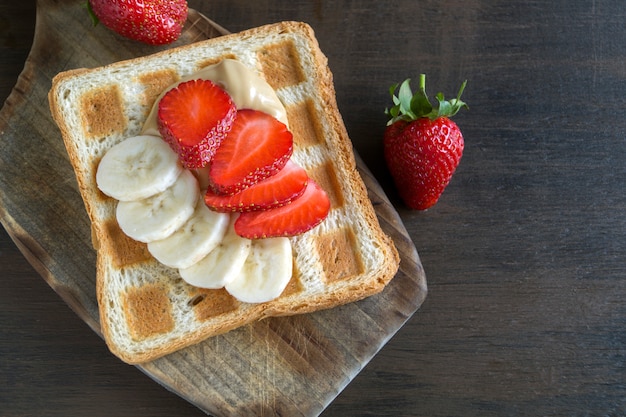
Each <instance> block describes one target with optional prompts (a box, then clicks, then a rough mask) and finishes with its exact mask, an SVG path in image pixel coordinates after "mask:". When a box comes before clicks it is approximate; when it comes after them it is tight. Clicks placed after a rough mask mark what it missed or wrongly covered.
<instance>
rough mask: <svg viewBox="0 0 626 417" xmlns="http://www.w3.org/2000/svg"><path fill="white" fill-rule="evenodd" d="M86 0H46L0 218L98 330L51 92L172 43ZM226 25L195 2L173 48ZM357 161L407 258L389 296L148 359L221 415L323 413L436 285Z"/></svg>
mask: <svg viewBox="0 0 626 417" xmlns="http://www.w3.org/2000/svg"><path fill="white" fill-rule="evenodd" d="M82 3H83V2H82V1H81V0H39V1H38V5H37V23H36V28H35V36H34V42H33V46H32V49H31V52H30V54H29V57H28V59H27V61H26V63H25V67H24V70H23V72H22V74H21V75H20V77H19V79H18V82H17V84H16V86H15V88H14V89H13V91H12V93H11V95H10V96H9V98H8V99H7V101H6V102H5V104H4V106H3V108H2V110H1V112H0V221H1V222H2V224H3V226H4V227H5V229H6V230H7V232H8V233H9V234H10V236H11V237H12V239H13V240H14V242H15V243H16V245H17V246H18V247H19V248H20V250H21V251H22V253H23V254H24V256H25V257H26V258H27V259H28V261H29V262H30V263H31V264H32V265H33V266H34V267H35V269H36V270H37V271H38V272H39V273H40V274H41V275H42V277H43V278H44V279H45V280H46V282H48V284H49V285H50V286H51V287H52V288H53V289H54V290H55V291H56V292H57V293H58V294H59V295H60V296H61V297H62V298H63V300H64V301H65V302H67V304H68V305H69V306H70V307H71V308H72V309H73V310H74V311H75V312H76V314H78V315H79V316H80V317H81V318H82V319H83V320H84V321H85V322H86V323H87V324H88V325H89V326H90V327H91V328H92V329H93V330H94V331H95V332H96V333H98V334H100V325H99V318H98V307H97V301H96V292H95V279H96V278H95V277H96V273H95V262H96V255H95V252H94V250H93V247H92V245H91V236H90V224H89V220H88V218H87V214H86V212H85V209H84V206H83V202H82V199H81V197H80V194H79V192H78V188H77V185H76V180H75V177H74V172H73V171H72V167H71V165H70V163H69V160H68V157H67V154H66V151H65V147H64V145H63V142H62V139H61V136H60V133H59V131H58V129H57V127H56V125H55V124H54V122H53V121H52V118H51V115H50V111H49V107H48V101H47V94H48V90H49V88H50V85H51V79H52V77H54V75H56V74H57V73H59V72H61V71H65V70H69V69H73V68H80V67H96V66H100V65H104V64H108V63H112V62H115V61H119V60H123V59H129V58H134V57H137V56H141V55H147V54H151V53H154V52H157V51H159V50H162V49H166V48H168V47H151V46H147V45H142V44H138V43H136V42H133V41H130V40H125V39H122V38H120V37H118V36H117V35H115V34H113V33H111V32H110V31H108V30H106V29H105V28H104V27H97V28H93V27H92V26H91V24H90V22H89V19H86V18H85V10H84V9H83V8H82ZM225 33H227V31H226V30H225V29H223V28H221V27H220V26H219V25H217V24H216V23H214V22H212V21H211V20H209V19H207V18H206V17H205V16H203V15H201V14H200V13H198V12H196V11H194V10H190V13H189V18H188V21H187V24H186V26H185V29H184V32H183V35H182V36H181V38H180V39H179V40H178V41H177V42H176V43H175V44H174V45H173V46H178V45H183V44H188V43H191V42H195V41H199V40H204V39H207V38H211V37H216V36H220V35H221V34H225ZM170 47H171V46H170ZM357 161H358V167H359V172H360V173H361V175H362V177H363V179H364V181H365V184H366V185H367V187H368V190H369V197H370V199H371V200H372V202H373V204H374V207H375V209H376V212H377V214H378V218H379V220H380V223H381V226H382V227H383V229H384V230H385V232H386V233H387V234H389V235H390V236H392V238H393V239H394V241H395V244H396V246H397V248H398V250H399V252H400V255H401V259H402V261H401V264H400V271H399V272H398V274H397V276H396V277H395V278H394V279H393V280H392V282H391V283H390V284H389V285H388V287H387V288H386V289H385V290H384V291H383V292H382V293H380V294H378V295H376V296H374V297H371V298H369V299H366V300H363V301H361V302H358V303H352V304H349V305H345V306H342V307H338V308H335V309H331V310H327V311H321V312H318V313H314V314H307V315H301V316H294V317H282V318H272V319H267V320H264V321H262V322H259V323H256V324H253V325H248V326H245V327H243V328H240V329H238V330H235V331H233V332H230V333H229V334H227V335H223V336H218V337H214V338H211V339H208V340H206V341H205V342H202V343H200V344H198V345H196V346H192V347H190V348H187V349H184V350H182V351H179V352H177V353H174V354H171V355H168V356H166V357H164V358H161V359H159V360H156V361H154V362H150V363H147V364H144V365H142V366H139V368H140V369H141V370H142V371H143V372H145V373H146V374H147V375H149V376H150V377H151V378H153V379H154V380H155V381H157V382H158V383H160V384H162V385H163V386H165V387H166V388H167V389H169V390H171V391H172V392H175V393H176V394H178V395H180V396H181V397H183V398H185V399H186V400H188V401H189V402H191V403H192V404H194V405H196V406H197V407H199V408H200V409H201V410H203V411H204V412H206V413H208V414H211V415H215V416H235V415H241V416H248V415H250V416H256V415H272V414H275V415H284V416H298V415H302V416H314V415H319V414H320V413H321V412H322V411H323V410H324V409H325V408H326V406H328V404H330V402H331V401H332V400H333V399H334V398H335V397H336V396H337V395H338V394H339V393H340V392H341V390H342V389H343V388H344V387H345V386H346V385H347V384H348V383H349V382H350V381H351V380H352V379H353V378H354V377H355V376H356V375H357V374H358V372H359V371H360V370H361V369H362V368H363V367H364V366H365V365H366V364H367V363H368V362H369V361H370V359H371V358H372V357H373V356H374V355H375V354H376V352H378V351H379V350H380V349H381V348H382V347H383V345H384V344H385V343H386V341H387V340H389V339H390V338H391V337H392V336H393V335H394V334H395V333H396V332H397V331H398V329H399V328H400V327H401V326H402V325H403V324H404V323H405V322H406V320H408V319H409V317H411V315H412V314H413V313H414V312H415V311H416V310H417V309H418V308H419V307H420V305H421V304H422V302H423V300H424V298H425V297H426V292H427V290H426V278H425V274H424V271H423V268H422V265H421V263H420V260H419V256H418V253H417V251H416V249H415V246H414V245H413V243H412V241H411V239H410V237H409V236H408V233H407V231H406V229H405V228H404V226H403V224H402V221H401V219H400V217H399V216H398V213H397V212H396V211H395V210H394V208H393V206H392V205H391V203H390V202H389V200H388V199H387V197H386V196H385V194H384V192H383V190H382V189H381V188H380V186H379V185H378V183H377V182H376V179H375V178H374V177H373V176H372V174H371V173H370V172H369V170H368V169H367V168H366V167H365V165H364V164H363V162H362V160H360V158H358V156H357ZM25 302H28V300H25ZM103 343H104V342H103ZM120 364H121V362H120Z"/></svg>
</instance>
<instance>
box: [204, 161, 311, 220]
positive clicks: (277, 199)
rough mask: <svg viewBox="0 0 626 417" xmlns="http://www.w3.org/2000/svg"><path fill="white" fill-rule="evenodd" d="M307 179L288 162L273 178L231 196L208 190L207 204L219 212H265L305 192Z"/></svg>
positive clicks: (301, 171) (304, 173) (298, 167)
mask: <svg viewBox="0 0 626 417" xmlns="http://www.w3.org/2000/svg"><path fill="white" fill-rule="evenodd" d="M308 180H309V176H308V174H307V173H306V171H305V170H304V168H302V167H300V166H298V165H297V164H296V163H295V162H292V161H288V162H287V163H286V164H285V166H284V167H283V169H281V170H280V171H279V172H278V173H277V174H276V175H272V176H271V177H269V178H266V179H264V180H263V181H259V182H258V183H256V184H254V185H251V186H250V187H248V188H245V189H244V190H242V191H240V192H238V193H236V194H233V195H228V194H217V193H215V192H214V191H213V190H212V189H211V188H210V187H209V189H208V190H207V192H206V195H205V196H204V202H205V203H206V205H207V206H208V207H209V208H210V209H211V210H214V211H219V212H246V211H257V210H268V209H271V208H275V207H280V206H282V205H285V204H288V203H289V202H291V201H293V200H295V199H296V198H298V197H300V196H301V195H302V193H304V189H305V188H306V185H307V182H308Z"/></svg>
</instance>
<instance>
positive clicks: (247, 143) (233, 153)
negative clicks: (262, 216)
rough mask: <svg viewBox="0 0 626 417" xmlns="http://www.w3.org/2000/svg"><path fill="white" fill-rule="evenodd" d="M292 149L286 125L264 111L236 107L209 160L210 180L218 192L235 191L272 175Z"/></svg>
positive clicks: (282, 164) (289, 155)
mask: <svg viewBox="0 0 626 417" xmlns="http://www.w3.org/2000/svg"><path fill="white" fill-rule="evenodd" d="M292 151H293V135H292V134H291V132H290V131H289V130H288V129H287V126H285V125H284V124H283V123H281V122H280V121H278V120H277V119H275V118H274V117H272V116H270V115H269V114H267V113H263V112H260V111H257V110H249V109H244V110H239V111H238V112H237V118H236V119H235V122H234V123H233V126H232V129H231V131H230V132H229V133H228V135H227V136H226V138H224V140H223V141H222V144H221V145H220V147H219V148H218V149H217V151H216V152H215V156H214V157H213V160H212V161H211V166H210V169H209V184H210V186H211V187H212V188H213V191H215V192H216V193H218V194H235V193H237V192H239V191H241V190H243V189H244V188H247V187H249V186H251V185H253V184H256V183H257V182H259V181H262V180H263V179H265V178H268V177H271V176H272V175H275V174H276V173H277V172H278V171H280V170H281V169H282V168H283V167H284V166H285V164H286V163H287V161H288V160H289V158H290V157H291V153H292Z"/></svg>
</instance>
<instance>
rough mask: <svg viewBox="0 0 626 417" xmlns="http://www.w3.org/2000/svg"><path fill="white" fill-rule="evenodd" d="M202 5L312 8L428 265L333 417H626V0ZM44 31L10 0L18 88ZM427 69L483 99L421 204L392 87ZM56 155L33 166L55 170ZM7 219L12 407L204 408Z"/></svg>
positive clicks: (12, 76)
mask: <svg viewBox="0 0 626 417" xmlns="http://www.w3.org/2000/svg"><path fill="white" fill-rule="evenodd" d="M55 3H56V4H60V3H58V2H55ZM190 5H191V6H192V7H194V8H195V9H196V10H198V11H201V12H202V13H203V14H204V15H206V16H209V17H210V18H211V19H212V20H214V21H216V22H219V23H220V24H221V25H222V26H224V27H226V28H228V29H229V30H231V31H238V30H242V29H246V28H249V27H252V26H257V25H259V24H263V23H270V22H274V21H279V20H287V19H293V20H303V21H307V22H308V23H310V24H311V26H312V27H313V28H314V29H315V30H316V33H317V36H318V39H319V41H320V45H321V47H322V49H323V50H324V52H325V53H326V54H327V55H328V58H329V63H330V67H331V69H332V70H333V73H334V76H335V85H336V87H337V96H338V103H339V108H340V110H341V111H342V115H343V117H344V120H345V122H346V126H347V128H348V131H349V133H350V136H351V138H352V140H353V142H354V145H355V147H356V149H357V151H358V152H359V154H360V155H361V157H362V158H363V160H364V161H365V165H367V166H368V167H369V169H370V170H371V172H372V173H373V175H374V176H375V178H376V179H377V181H378V182H379V183H380V184H381V186H382V188H383V190H384V191H385V193H386V194H387V196H389V198H390V199H391V201H392V202H393V204H394V206H395V208H396V210H397V211H398V213H399V214H400V217H401V219H402V221H403V223H404V225H405V226H406V229H407V231H408V234H409V236H410V237H411V240H412V241H413V242H414V244H415V246H416V248H417V250H418V252H419V258H420V260H421V262H422V264H423V265H424V269H425V271H426V274H427V276H428V286H429V293H428V297H427V299H426V301H425V302H424V304H423V305H422V307H421V308H420V310H419V311H418V312H417V314H414V315H413V316H412V317H411V318H410V319H409V320H408V322H407V323H406V324H405V325H404V326H403V327H402V328H401V329H400V330H399V331H398V332H397V333H396V334H395V335H394V336H393V337H392V338H391V339H390V340H389V341H388V342H387V344H386V345H385V346H384V347H383V348H382V349H381V351H380V352H378V354H377V355H376V356H375V357H374V358H373V359H372V360H371V361H370V362H369V363H368V364H367V365H366V366H365V368H364V369H362V370H361V371H360V372H359V374H358V375H357V376H356V377H355V378H354V379H353V380H352V382H350V383H349V384H348V385H347V387H345V389H344V390H343V391H342V392H341V393H339V394H338V396H337V397H336V398H335V400H334V401H333V402H332V403H331V404H330V405H329V406H328V407H327V408H326V409H325V410H324V411H323V412H322V415H323V416H429V417H443V416H463V417H475V416H476V417H478V416H480V417H491V416H498V417H499V416H607V417H620V416H624V415H626V307H625V303H624V299H625V298H626V267H625V262H624V261H625V256H624V253H626V210H625V209H626V191H625V188H624V179H625V178H626V163H625V162H624V161H626V140H625V137H626V95H625V93H626V26H625V25H624V17H625V16H624V10H625V9H624V4H623V2H622V1H621V0H595V1H591V0H572V1H553V2H532V1H527V0H509V1H504V0H493V1H486V0H466V1H460V0H450V1H432V0H419V1H414V0H396V1H393V2H380V1H373V0H372V1H370V0H358V1H357V0H338V1H334V2H324V1H305V0H289V1H286V0H272V1H269V0H259V1H255V2H250V1H244V0H229V1H221V0H211V1H205V0H197V1H193V0H192V1H190ZM34 31H35V7H34V2H10V3H9V2H4V3H3V4H0V56H1V57H2V59H0V83H1V84H0V94H1V95H0V99H2V100H4V99H6V98H7V97H8V96H9V93H10V92H11V91H12V89H13V87H14V86H16V82H17V81H18V76H19V75H20V73H22V70H23V68H24V63H25V60H26V59H27V56H28V53H29V51H30V49H31V43H32V40H33V36H34ZM88 33H89V32H85V36H89V35H88ZM55 54H57V55H59V53H58V52H56V51H54V50H51V51H50V55H51V58H54V56H55ZM59 56H60V58H59V59H71V57H68V56H62V55H59ZM419 72H425V73H426V74H427V75H428V78H427V89H428V91H429V93H431V94H434V93H436V92H437V91H440V90H441V91H443V92H445V93H446V95H447V96H449V95H452V94H454V92H456V89H457V88H458V85H459V84H460V82H461V81H462V80H463V79H465V78H467V79H468V80H469V81H468V87H467V89H466V91H465V93H464V97H465V99H466V100H467V101H468V102H469V104H470V109H469V111H463V112H461V113H459V114H458V115H457V116H456V121H457V123H458V124H459V125H460V126H461V128H462V129H463V132H464V135H465V139H466V148H465V154H464V156H463V160H462V161H461V165H460V167H459V169H458V171H457V173H456V175H455V177H454V178H453V180H452V182H451V184H450V186H449V187H448V189H447V190H446V192H445V193H444V196H443V197H442V199H441V200H440V202H439V203H438V204H437V206H435V207H433V208H432V209H430V210H428V211H426V212H411V211H409V210H407V209H405V208H404V206H403V205H402V204H401V203H400V202H399V200H398V199H397V197H396V194H395V190H394V188H393V185H392V183H391V181H390V178H389V176H388V174H387V171H386V168H385V166H384V163H383V162H382V160H381V154H380V150H381V147H380V146H381V144H380V140H381V137H382V131H383V129H384V124H385V117H384V115H383V114H382V110H383V109H384V107H385V106H387V105H388V103H389V102H388V95H387V94H388V93H387V88H388V86H389V85H390V84H392V83H395V82H399V81H401V80H402V79H404V78H405V77H407V76H411V77H416V76H417V74H418V73H419ZM25 76H26V77H27V76H28V74H26V75H25ZM17 88H18V89H19V85H18V86H17ZM37 105H38V103H35V106H34V107H36V106H37ZM34 115H35V114H33V116H34ZM39 151H40V150H39ZM0 155H1V153H0ZM53 157H54V155H53V156H44V158H43V161H44V162H45V163H42V164H40V165H38V166H34V165H33V166H32V168H33V169H39V170H41V173H40V174H39V176H40V178H41V180H42V181H45V180H46V178H48V176H47V174H48V171H47V170H48V169H49V168H48V165H47V164H49V161H50V160H51V159H52V158H53ZM0 167H1V168H2V170H5V169H8V168H7V167H6V160H5V159H0ZM3 192H4V190H3ZM36 193H37V191H30V194H31V196H32V195H35V194H36ZM33 198H34V197H33ZM63 209H64V208H63V207H62V206H60V207H57V208H56V210H57V212H58V213H62V212H63ZM21 210H25V211H28V210H35V208H34V207H23V208H21ZM67 221H68V222H70V221H72V220H69V219H68V220H67ZM79 221H82V220H79ZM0 232H1V233H0V323H1V324H2V328H1V332H2V333H1V337H0V358H1V359H0V386H2V389H0V414H1V415H6V416H39V415H46V416H85V415H89V416H138V417H142V416H151V417H154V416H200V415H204V412H203V411H202V410H201V409H199V408H198V407H196V406H194V405H192V404H191V403H189V402H188V401H185V400H184V399H182V398H181V397H179V396H178V395H176V394H173V393H169V392H167V389H164V388H162V387H161V386H159V385H158V384H156V383H154V382H153V381H152V380H151V379H150V378H148V377H146V376H145V375H143V374H142V372H140V371H138V370H137V369H136V368H134V367H129V366H127V365H123V364H121V363H120V362H119V361H118V360H116V359H115V358H114V357H112V356H111V355H110V354H109V353H108V351H107V350H106V347H104V346H103V344H102V341H101V339H100V338H99V337H98V336H97V335H96V333H95V332H93V331H92V330H91V329H90V327H89V326H88V325H86V324H85V322H83V321H82V320H81V319H80V318H79V317H78V316H77V315H76V314H74V313H73V312H72V311H71V310H70V309H69V308H68V306H67V304H66V303H65V302H64V301H63V300H61V298H60V297H58V295H57V294H56V293H55V292H54V291H52V290H51V289H50V287H49V286H48V285H47V284H46V282H45V281H44V280H43V279H41V276H40V275H39V274H38V273H37V271H36V270H35V268H33V266H31V264H30V263H29V262H28V261H27V259H26V257H25V256H24V255H23V254H22V253H21V252H20V250H19V249H18V248H17V246H16V244H15V243H14V242H13V241H12V240H11V239H10V238H9V236H8V234H7V233H6V232H4V231H3V230H0ZM80 239H87V237H86V236H85V237H81V238H80ZM69 243H71V241H70V242H69ZM55 267H56V268H59V266H55ZM65 268H70V267H68V266H65ZM71 268H75V269H76V270H78V271H81V270H84V269H86V268H85V266H82V265H76V266H71Z"/></svg>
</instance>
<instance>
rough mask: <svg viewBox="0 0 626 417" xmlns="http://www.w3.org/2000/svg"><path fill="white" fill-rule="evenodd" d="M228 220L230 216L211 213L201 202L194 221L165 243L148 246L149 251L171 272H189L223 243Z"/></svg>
mask: <svg viewBox="0 0 626 417" xmlns="http://www.w3.org/2000/svg"><path fill="white" fill-rule="evenodd" d="M229 220H230V216H229V215H228V214H226V213H218V212H215V211H212V210H209V208H208V207H207V206H206V204H205V203H204V199H203V198H199V199H198V202H197V204H196V209H195V211H194V213H193V215H192V216H191V218H189V220H187V222H186V223H185V224H184V225H182V227H180V228H179V229H178V230H176V231H175V232H174V233H172V234H171V235H170V236H168V237H166V238H165V239H161V240H156V241H153V242H150V243H148V251H149V252H150V253H151V254H152V256H154V257H155V258H156V260H157V261H159V262H161V263H162V264H164V265H167V266H169V267H171V268H188V267H190V266H191V265H193V264H195V263H197V262H198V261H200V260H201V259H202V258H204V257H205V256H206V255H207V254H208V253H209V252H211V251H212V250H213V249H214V248H215V247H216V246H217V245H218V244H219V243H220V242H221V241H222V238H223V237H224V234H225V233H226V228H227V227H228V223H229Z"/></svg>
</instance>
